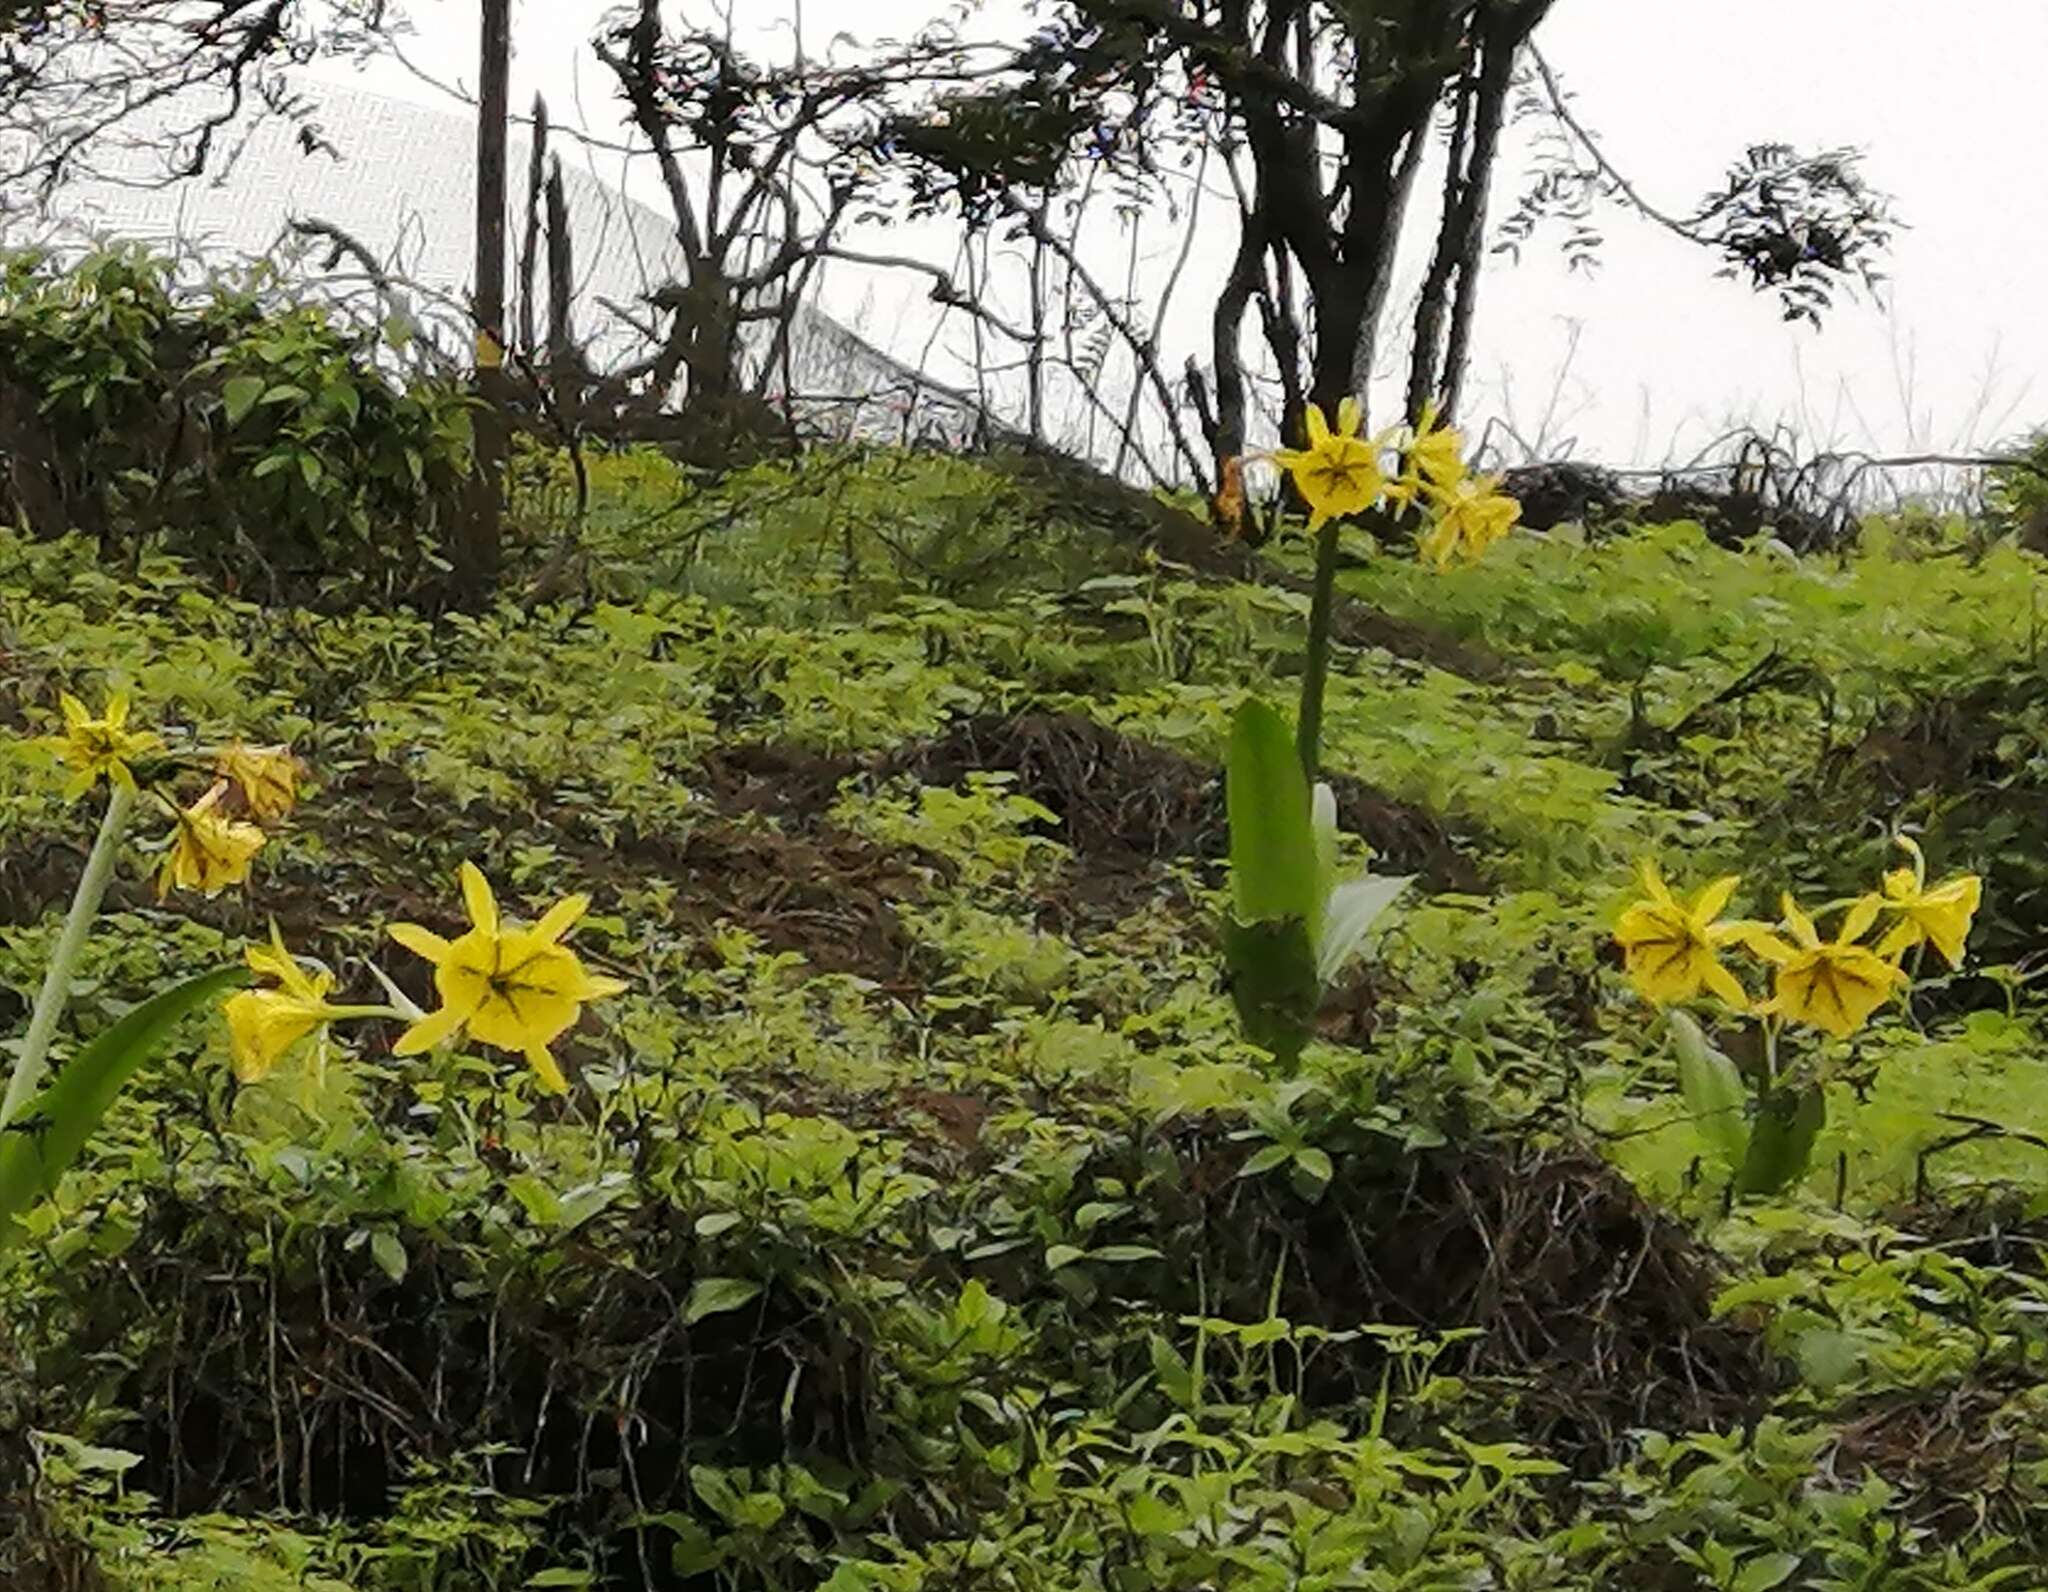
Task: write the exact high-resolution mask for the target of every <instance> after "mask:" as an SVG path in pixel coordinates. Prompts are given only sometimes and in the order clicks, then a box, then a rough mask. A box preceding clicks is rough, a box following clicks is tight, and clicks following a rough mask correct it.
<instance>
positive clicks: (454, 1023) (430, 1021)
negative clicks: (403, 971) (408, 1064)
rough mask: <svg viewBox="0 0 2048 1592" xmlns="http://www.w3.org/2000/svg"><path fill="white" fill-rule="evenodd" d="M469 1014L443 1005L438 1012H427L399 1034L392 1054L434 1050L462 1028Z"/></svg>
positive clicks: (417, 1053) (405, 1054) (415, 1053)
mask: <svg viewBox="0 0 2048 1592" xmlns="http://www.w3.org/2000/svg"><path fill="white" fill-rule="evenodd" d="M467 1015H468V1014H467V1013H465V1012H464V1011H462V1010H461V1008H459V1007H455V1006H443V1007H442V1008H441V1009H440V1010H439V1011H437V1012H429V1013H427V1015H426V1016H424V1017H422V1018H421V1019H420V1020H419V1021H418V1022H416V1023H414V1024H413V1025H412V1027H410V1028H408V1029H407V1030H406V1031H405V1032H404V1033H402V1034H400V1035H399V1036H398V1043H397V1044H395V1045H393V1046H392V1047H391V1054H392V1055H394V1056H417V1055H419V1054H420V1053H421V1052H422V1051H428V1050H432V1049H433V1048H434V1047H435V1046H436V1045H438V1044H440V1043H441V1042H442V1041H443V1040H445V1039H447V1038H448V1037H449V1036H450V1035H452V1034H453V1033H454V1032H455V1031H456V1030H457V1029H458V1028H460V1027H461V1026H462V1024H463V1019H464V1018H465V1017H466V1016H467Z"/></svg>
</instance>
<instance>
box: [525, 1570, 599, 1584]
mask: <svg viewBox="0 0 2048 1592" xmlns="http://www.w3.org/2000/svg"><path fill="white" fill-rule="evenodd" d="M526 1584H527V1585H528V1586H529V1587H536V1586H595V1585H597V1580H596V1578H595V1577H594V1576H592V1575H591V1573H590V1572H589V1571H588V1570H543V1571H541V1572H540V1574H538V1575H534V1576H529V1577H527V1580H526Z"/></svg>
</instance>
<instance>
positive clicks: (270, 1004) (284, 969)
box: [224, 923, 350, 1083]
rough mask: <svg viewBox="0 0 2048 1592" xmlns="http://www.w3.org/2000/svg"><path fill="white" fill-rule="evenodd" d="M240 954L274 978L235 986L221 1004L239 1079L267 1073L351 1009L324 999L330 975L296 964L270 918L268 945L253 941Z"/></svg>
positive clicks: (249, 1080) (254, 1079) (247, 1080)
mask: <svg viewBox="0 0 2048 1592" xmlns="http://www.w3.org/2000/svg"><path fill="white" fill-rule="evenodd" d="M243 954H244V955H245V956H246V957H247V958H248V962H249V966H250V967H251V969H253V970H254V971H255V972H257V973H260V974H262V975H263V976H264V977H265V978H270V979H275V980H276V981H277V985H278V987H277V988H275V989H245V990H241V991H238V992H237V993H235V994H233V995H230V996H229V997H228V999H227V1003H226V1005H225V1007H224V1010H225V1012H226V1015H227V1020H228V1041H229V1048H230V1051H231V1053H232V1055H233V1057H234V1064H235V1076H236V1077H237V1078H239V1079H241V1080H242V1082H243V1083H255V1082H257V1081H258V1080H259V1079H261V1078H264V1077H267V1076H268V1075H269V1073H270V1071H271V1069H272V1068H273V1067H275V1066H276V1065H277V1064H278V1062H279V1061H281V1060H282V1059H283V1058H284V1055H285V1052H286V1051H288V1050H290V1049H291V1048H292V1046H294V1045H296V1044H297V1043H298V1042H299V1041H300V1040H302V1039H304V1038H305V1037H306V1036H307V1035H308V1034H311V1033H313V1032H315V1031H316V1030H319V1029H322V1028H325V1027H326V1026H327V1025H328V1024H329V1023H331V1022H333V1021H334V1020H335V1019H336V1018H337V1017H346V1016H349V1015H350V1009H349V1008H347V1007H341V1006H330V1005H328V1003H327V999H326V997H327V992H328V991H329V990H331V989H333V988H334V975H333V974H331V973H327V972H312V973H309V972H307V971H306V970H305V969H304V968H302V967H300V966H299V964H298V962H297V961H296V960H294V959H293V957H292V954H291V952H289V951H287V950H286V949H285V947H284V939H283V937H282V936H281V935H279V933H278V932H277V925H276V924H275V923H273V924H271V926H270V944H269V945H268V946H261V945H252V946H250V947H249V948H248V950H247V951H246V952H244V953H243Z"/></svg>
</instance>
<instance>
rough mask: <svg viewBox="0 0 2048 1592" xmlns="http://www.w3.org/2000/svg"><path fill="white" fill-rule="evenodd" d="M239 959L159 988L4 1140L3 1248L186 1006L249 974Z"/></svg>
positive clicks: (82, 1054) (0, 1162)
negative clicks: (228, 965)
mask: <svg viewBox="0 0 2048 1592" xmlns="http://www.w3.org/2000/svg"><path fill="white" fill-rule="evenodd" d="M247 979H248V974H247V973H245V972H244V971H243V970H242V969H241V968H239V967H224V968H221V969H219V970H218V971H216V972H212V973H202V974H200V975H199V976H198V977H197V978H189V979H186V980H185V982H184V983H182V984H173V985H172V986H171V987H170V988H169V989H167V990H161V991H159V992H158V993H157V994H155V995H152V996H151V997H150V998H149V999H148V1000H146V1001H144V1002H143V1003H142V1004H141V1005H140V1006H137V1007H136V1008H135V1009H134V1010H133V1011H131V1012H129V1013H127V1014H126V1015H125V1016H123V1017H122V1018H121V1019H120V1020H119V1021H118V1022H116V1023H115V1024H114V1025H113V1027H111V1028H109V1029H108V1030H107V1031H106V1032H105V1033H103V1034H101V1035H100V1036H99V1037H98V1038H97V1039H95V1040H94V1041H93V1042H92V1043H91V1044H89V1045H87V1046H86V1047H85V1048H84V1049H83V1050H81V1051H79V1053H78V1054H77V1055H75V1056H73V1057H72V1058H71V1060H70V1061H68V1062H66V1063H65V1064H64V1067H63V1068H62V1070H60V1071H59V1072H58V1073H57V1075H56V1078H55V1079H54V1080H53V1081H52V1082H51V1083H50V1084H49V1085H48V1086H47V1087H45V1088H44V1090H43V1092H42V1093H41V1094H39V1095H37V1096H36V1097H35V1098H34V1099H33V1100H31V1101H30V1102H29V1103H28V1105H27V1107H26V1108H25V1110H24V1111H23V1113H22V1115H21V1117H20V1119H19V1120H17V1121H16V1122H15V1123H13V1124H12V1125H11V1127H10V1130H9V1131H8V1132H7V1133H6V1134H5V1135H0V1137H4V1139H5V1142H4V1143H0V1250H5V1249H6V1248H8V1247H9V1245H11V1244H12V1243H14V1242H16V1241H18V1240H19V1238H20V1236H21V1229H20V1227H19V1225H18V1223H19V1220H20V1218H21V1217H22V1216H23V1215H24V1214H25V1213H26V1212H27V1211H28V1209H29V1208H30V1207H31V1206H32V1205H34V1204H35V1203H36V1202H37V1201H38V1200H41V1199H42V1198H44V1197H45V1196H46V1195H48V1194H49V1193H50V1192H51V1191H52V1190H53V1189H55V1188H56V1186H57V1180H58V1178H60V1177H62V1176H63V1175H64V1173H65V1171H66V1170H67V1169H68V1168H69V1167H70V1165H71V1163H72V1162H73V1161H75V1160H77V1159H78V1155H79V1152H80V1151H81V1150H83V1149H84V1148H85V1143H86V1140H87V1139H89V1138H91V1137H92V1133H93V1130H94V1129H95V1128H97V1127H98V1126H99V1124H100V1119H101V1118H102V1117H104V1116H105V1115H106V1114H107V1108H108V1107H109V1106H111V1105H112V1104H113V1103H114V1097H115V1096H116V1095H118V1094H119V1093H120V1092H121V1087H122V1085H124V1084H125V1083H127V1081H128V1080H129V1079H130V1078H132V1077H133V1076H134V1075H135V1072H136V1069H137V1068H139V1067H140V1066H141V1065H142V1064H143V1063H144V1062H145V1061H147V1060H149V1058H150V1057H151V1056H153V1055H155V1054H156V1052H157V1051H158V1049H160V1048H161V1047H162V1045H163V1043H164V1041H165V1040H166V1039H168V1038H169V1037H170V1035H171V1032H172V1030H173V1029H175V1028H176V1027H177V1025H178V1022H179V1020H180V1019H181V1018H183V1017H184V1016H185V1015H186V1014H187V1013H189V1012H193V1011H196V1010H197V1009H198V1008H200V1007H201V1006H204V1005H206V1004H207V1003H208V1002H209V1001H211V1000H213V999H214V998H215V997H216V996H219V995H222V994H225V993H226V992H227V991H228V990H230V989H233V988H234V987H235V986H236V985H238V984H241V983H244V982H246V981H247Z"/></svg>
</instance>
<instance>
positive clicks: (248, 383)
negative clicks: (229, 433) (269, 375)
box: [223, 376, 269, 426]
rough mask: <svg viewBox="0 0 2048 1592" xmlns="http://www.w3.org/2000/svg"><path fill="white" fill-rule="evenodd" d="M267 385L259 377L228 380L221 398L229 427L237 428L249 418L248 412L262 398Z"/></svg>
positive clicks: (230, 378)
mask: <svg viewBox="0 0 2048 1592" xmlns="http://www.w3.org/2000/svg"><path fill="white" fill-rule="evenodd" d="M268 385H269V384H268V383H267V382H265V381H264V379H263V378H262V377H261V376H231V377H229V378H228V384H227V387H226V389H225V391H224V393H223V398H224V408H225V410H226V413H227V418H228V424H229V425H230V426H239V425H240V424H241V423H242V422H243V421H244V420H246V419H247V418H248V417H249V411H250V410H251V409H254V408H255V407H256V400H257V399H259V398H261V397H262V396H263V390H264V388H265V387H266V386H268Z"/></svg>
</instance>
